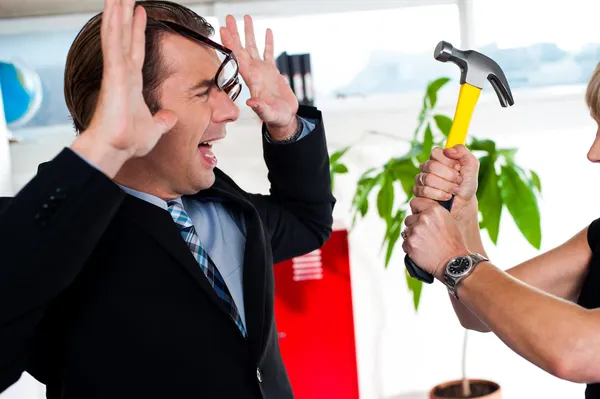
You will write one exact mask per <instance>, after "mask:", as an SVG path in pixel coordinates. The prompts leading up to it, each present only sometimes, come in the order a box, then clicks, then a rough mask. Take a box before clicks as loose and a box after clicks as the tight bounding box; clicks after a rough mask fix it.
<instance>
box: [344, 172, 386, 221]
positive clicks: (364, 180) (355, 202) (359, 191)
mask: <svg viewBox="0 0 600 399" xmlns="http://www.w3.org/2000/svg"><path fill="white" fill-rule="evenodd" d="M375 170H376V169H375V168H371V169H369V170H367V171H366V172H365V173H363V174H362V176H361V178H360V179H359V180H358V183H357V184H356V192H355V194H354V198H352V208H354V209H355V212H354V216H353V217H352V225H351V228H352V227H354V224H355V223H356V218H357V216H358V214H360V215H361V217H365V215H366V214H367V212H368V210H369V194H370V193H371V191H372V190H373V188H374V187H375V186H376V185H377V183H378V182H379V181H380V176H381V175H382V173H379V174H378V175H376V176H374V177H371V176H369V175H370V174H371V173H373V172H374V171H375Z"/></svg>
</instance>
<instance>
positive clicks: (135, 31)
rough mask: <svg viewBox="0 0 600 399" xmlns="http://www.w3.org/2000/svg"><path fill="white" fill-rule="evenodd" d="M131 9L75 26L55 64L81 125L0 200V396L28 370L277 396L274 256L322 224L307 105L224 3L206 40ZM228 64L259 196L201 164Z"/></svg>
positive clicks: (328, 216)
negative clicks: (258, 162)
mask: <svg viewBox="0 0 600 399" xmlns="http://www.w3.org/2000/svg"><path fill="white" fill-rule="evenodd" d="M137 5H138V7H137V8H135V12H134V3H133V1H132V0H106V1H105V8H104V12H103V14H102V16H101V18H100V16H96V17H94V18H92V20H90V22H89V23H88V24H86V26H85V27H84V28H83V29H82V31H81V32H80V34H79V35H78V37H77V38H76V39H75V41H74V43H73V46H72V48H71V50H70V52H69V56H68V59H67V65H66V73H65V97H66V101H67V105H68V107H69V109H70V111H71V114H72V116H73V120H74V123H75V127H76V129H77V131H78V132H79V133H81V134H79V135H78V136H77V138H76V139H75V141H74V142H73V144H72V145H71V146H70V148H65V149H64V150H63V151H62V152H61V153H60V154H58V155H57V156H56V157H55V158H54V159H53V160H52V161H50V162H48V163H47V164H45V165H43V167H40V169H39V171H38V174H37V176H36V177H34V178H33V179H32V180H31V182H29V183H28V184H27V185H26V186H25V187H24V188H23V189H22V190H21V191H20V192H19V193H18V194H17V195H16V196H15V197H14V198H5V199H2V200H0V246H1V247H0V248H1V249H2V251H1V252H2V263H1V264H0V392H1V391H3V390H5V389H6V388H7V387H9V386H10V385H11V384H13V383H14V382H15V381H17V380H18V379H19V377H20V375H21V374H22V373H23V371H27V372H29V373H30V374H31V375H33V376H34V377H35V378H36V379H38V380H39V381H41V382H42V383H44V384H46V387H47V397H48V398H50V399H58V398H61V399H73V398H86V399H93V398H103V399H104V398H110V399H119V398H127V399H133V398H145V399H148V398H160V399H164V398H178V399H179V398H219V399H220V398H237V399H245V398H248V399H250V398H252V399H255V398H269V399H271V398H273V399H286V398H292V397H293V393H292V388H291V387H290V382H289V380H288V377H287V374H286V371H285V367H284V365H283V362H282V359H281V355H280V351H279V346H278V338H277V332H276V327H275V320H274V314H273V312H274V297H273V296H274V286H273V285H274V282H273V264H274V263H277V262H280V261H282V260H284V259H289V258H291V257H294V256H298V255H302V254H305V253H307V252H310V251H312V250H314V249H316V248H319V247H320V246H322V245H323V243H324V242H325V241H326V240H327V239H328V237H329V234H330V233H331V225H332V211H333V206H334V203H335V199H334V198H333V196H332V194H331V189H330V180H329V158H328V153H327V147H326V141H325V134H324V130H323V125H322V120H321V115H320V112H319V111H317V110H316V109H314V108H312V107H299V106H298V102H297V101H296V98H295V96H294V93H293V92H292V91H291V89H290V88H289V86H288V85H287V83H286V82H285V79H284V78H283V77H282V76H281V75H280V74H279V72H278V71H277V68H276V67H275V65H274V56H273V36H272V33H271V32H270V31H268V32H267V37H266V45H265V53H264V58H261V57H260V56H259V54H258V51H257V47H256V43H255V39H254V32H253V27H252V20H251V19H250V18H249V17H246V19H245V36H246V37H245V39H246V40H245V46H242V44H241V40H240V38H239V35H238V31H237V27H236V24H235V19H233V17H231V16H229V17H228V18H227V26H226V27H223V28H221V32H220V33H221V38H222V42H223V45H224V46H225V47H222V46H220V45H219V44H217V43H214V42H213V41H211V40H210V39H208V36H210V34H211V33H212V28H211V27H210V25H209V24H208V23H207V22H206V21H205V20H204V19H203V18H201V17H199V16H197V15H196V14H195V13H193V12H192V11H190V10H189V9H186V8H185V7H182V6H179V5H177V4H174V3H170V2H166V1H152V2H139V3H138V4H137ZM139 5H143V7H139ZM229 49H231V50H229ZM238 71H239V74H241V76H242V78H243V79H244V81H245V82H246V84H247V85H248V86H249V89H250V93H251V98H250V99H249V100H248V101H247V105H248V106H250V107H252V109H253V110H254V111H255V112H256V114H257V115H258V116H259V117H260V119H261V120H262V121H263V122H264V123H263V129H262V141H263V148H264V158H265V161H266V164H267V166H268V169H269V180H270V182H271V191H270V195H260V194H249V193H247V192H245V191H243V190H242V189H241V188H239V187H238V186H237V185H236V184H235V183H234V182H233V181H232V180H231V179H230V178H229V177H228V176H227V175H225V174H224V173H223V172H222V171H220V170H218V169H216V157H215V155H214V153H213V152H212V144H213V143H214V141H215V140H217V139H221V138H223V137H224V136H225V125H226V124H227V123H228V122H233V121H235V120H236V119H237V117H238V114H239V109H238V108H237V106H236V105H235V104H234V100H235V99H236V97H237V95H238V94H239V90H240V87H241V86H240V79H239V78H238ZM316 328H317V326H316Z"/></svg>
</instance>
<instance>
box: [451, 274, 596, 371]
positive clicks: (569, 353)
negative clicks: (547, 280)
mask: <svg viewBox="0 0 600 399" xmlns="http://www.w3.org/2000/svg"><path fill="white" fill-rule="evenodd" d="M458 295H459V297H460V299H461V302H463V303H464V304H465V305H466V306H467V307H468V308H469V309H470V310H471V311H472V312H473V313H475V314H476V315H477V317H478V318H479V319H481V320H482V321H483V323H484V324H485V325H487V326H489V327H490V329H491V330H492V331H493V332H494V333H495V334H496V335H498V337H499V338H500V339H501V340H502V341H503V342H504V343H506V344H507V345H508V346H509V347H510V348H511V349H513V350H514V351H515V352H517V353H518V354H520V355H521V356H523V357H524V358H526V359H527V360H529V361H530V362H532V363H534V364H535V365H537V366H538V367H540V368H542V369H544V370H546V371H547V372H549V373H551V374H553V375H555V376H557V377H559V378H563V379H567V380H570V381H574V382H597V381H599V380H600V362H599V361H598V359H599V358H600V334H598V331H600V313H598V311H589V310H586V309H584V308H582V307H580V306H577V305H575V304H573V303H571V302H568V301H565V300H562V299H559V298H556V297H554V296H551V295H548V294H545V293H544V292H542V291H540V290H538V289H536V288H533V287H530V286H528V285H526V284H524V283H522V282H520V281H519V280H517V279H515V278H514V277H512V276H510V275H509V274H507V273H505V272H503V271H502V270H500V269H498V268H496V267H495V266H493V265H492V264H491V263H488V262H483V263H481V264H479V265H478V266H477V267H476V268H475V270H474V271H473V273H472V274H471V275H470V276H468V277H467V278H465V279H464V280H463V282H461V284H460V285H459V287H458Z"/></svg>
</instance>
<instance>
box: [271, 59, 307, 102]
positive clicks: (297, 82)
mask: <svg viewBox="0 0 600 399" xmlns="http://www.w3.org/2000/svg"><path fill="white" fill-rule="evenodd" d="M275 65H276V66H277V69H279V72H280V73H281V74H282V75H283V76H284V77H285V78H286V80H287V82H288V84H289V85H290V87H291V88H292V91H293V92H294V94H295V95H296V98H298V102H299V103H300V104H302V105H311V106H313V105H314V86H313V80H312V68H311V62H310V54H288V53H287V52H283V53H281V55H279V57H277V59H276V60H275Z"/></svg>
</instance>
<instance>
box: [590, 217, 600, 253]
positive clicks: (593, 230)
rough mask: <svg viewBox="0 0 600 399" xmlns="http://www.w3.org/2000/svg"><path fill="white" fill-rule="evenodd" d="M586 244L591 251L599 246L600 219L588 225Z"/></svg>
mask: <svg viewBox="0 0 600 399" xmlns="http://www.w3.org/2000/svg"><path fill="white" fill-rule="evenodd" d="M587 239H588V244H589V245H590V248H591V249H592V251H594V250H595V249H596V248H597V247H598V246H599V245H600V218H598V219H596V220H594V221H593V222H592V223H590V226H589V227H588V233H587Z"/></svg>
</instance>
